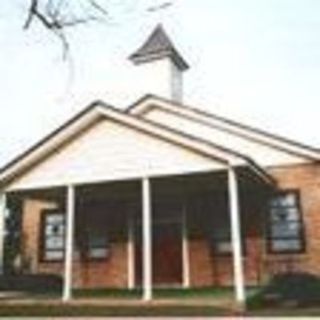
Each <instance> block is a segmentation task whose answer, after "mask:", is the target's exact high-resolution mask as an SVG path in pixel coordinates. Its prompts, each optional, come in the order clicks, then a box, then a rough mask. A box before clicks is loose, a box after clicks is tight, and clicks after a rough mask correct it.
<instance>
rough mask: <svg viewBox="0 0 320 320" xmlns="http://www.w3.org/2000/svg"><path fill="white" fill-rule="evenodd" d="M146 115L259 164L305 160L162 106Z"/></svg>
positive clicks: (293, 162) (289, 162)
mask: <svg viewBox="0 0 320 320" xmlns="http://www.w3.org/2000/svg"><path fill="white" fill-rule="evenodd" d="M144 117H145V118H147V119H150V120H153V121H154V122H157V123H161V124H164V125H166V126H168V127H172V128H183V131H184V132H186V133H189V134H192V135H194V136H196V137H200V138H205V139H206V140H208V141H211V142H213V143H217V144H220V145H221V146H224V147H225V148H229V149H231V150H234V151H238V152H239V153H242V154H245V155H247V156H249V157H251V158H252V159H253V160H255V161H256V162H257V163H258V164H259V165H262V166H272V165H283V164H295V163H301V162H303V161H305V160H304V159H303V158H302V157H298V156H296V155H293V154H290V153H288V152H286V151H282V150H279V149H277V148H275V147H271V146H268V145H265V144H263V143H259V142H256V141H252V140H250V139H248V138H244V137H241V136H240V135H237V134H233V133H229V132H226V131H224V130H220V129H216V128H213V127H209V126H207V125H203V124H201V123H198V122H196V121H192V120H189V119H187V118H184V117H182V116H177V115H175V114H172V113H170V112H167V111H165V110H163V109H160V108H157V107H155V108H152V109H150V111H149V112H147V113H145V114H144Z"/></svg>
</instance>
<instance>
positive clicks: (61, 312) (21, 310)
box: [0, 288, 320, 317]
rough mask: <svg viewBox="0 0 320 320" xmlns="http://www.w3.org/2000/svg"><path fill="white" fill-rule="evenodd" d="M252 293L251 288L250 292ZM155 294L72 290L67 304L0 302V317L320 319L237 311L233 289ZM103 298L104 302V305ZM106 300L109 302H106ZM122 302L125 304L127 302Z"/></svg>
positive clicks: (311, 312) (312, 311)
mask: <svg viewBox="0 0 320 320" xmlns="http://www.w3.org/2000/svg"><path fill="white" fill-rule="evenodd" d="M255 290H256V289H254V288H251V289H249V293H250V292H254V291H255ZM154 295H155V299H154V301H153V302H152V303H151V304H144V303H141V302H140V300H139V298H140V297H141V290H133V291H128V290H118V289H100V290H75V291H74V297H75V299H74V300H73V302H72V303H68V304H64V303H61V302H60V300H59V298H58V296H56V297H53V296H33V297H32V296H28V298H29V297H30V299H29V301H27V300H26V301H24V300H23V299H17V300H16V301H15V300H11V301H10V300H8V301H5V300H3V303H1V301H0V317H4V316H16V317H18V316H25V317H27V316H29V317H41V316H42V317H43V316H52V317H60V316H84V317H89V316H237V315H239V316H241V315H246V316H262V317H264V316H320V306H319V308H305V309H292V308H281V309H280V308H279V309H275V308H273V309H267V308H258V309H252V310H250V309H249V310H247V311H245V312H239V311H237V310H236V308H234V307H232V301H233V300H232V299H233V291H232V288H209V289H192V290H185V289H156V290H155V291H154ZM31 299H32V300H31ZM103 299H106V303H104V300H103ZM108 299H109V302H108V303H107V301H108ZM77 300H78V301H77ZM110 301H111V302H110ZM112 301H114V303H113V302H112ZM125 301H128V303H126V302H125ZM219 301H221V303H220V302H219ZM226 301H229V303H226ZM195 302H196V303H195ZM212 302H215V303H214V304H213V303H212ZM230 302H231V303H230Z"/></svg>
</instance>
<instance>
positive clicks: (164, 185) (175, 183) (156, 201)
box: [2, 167, 271, 304]
mask: <svg viewBox="0 0 320 320" xmlns="http://www.w3.org/2000/svg"><path fill="white" fill-rule="evenodd" d="M270 187H271V185H270V184H269V183H267V181H266V180H265V179H262V178H261V177H260V176H258V175H256V174H255V173H254V172H252V171H250V170H248V168H245V167H239V168H237V169H235V168H229V169H228V170H219V171H215V172H202V173H194V174H186V175H171V176H160V177H152V178H142V179H132V180H124V181H113V182H112V181H109V182H105V183H101V182H99V183H90V184H78V185H69V186H66V187H56V188H43V189H36V190H27V191H14V192H9V193H7V194H6V197H3V198H2V201H3V202H2V205H3V207H7V208H8V209H9V210H10V209H11V210H10V214H11V215H13V214H15V215H18V216H19V218H18V220H20V232H21V237H20V245H19V247H20V252H19V255H18V256H19V259H18V261H19V263H20V266H15V267H18V268H21V270H20V272H22V273H27V274H56V275H59V276H61V277H62V279H63V290H62V291H63V292H62V298H63V300H64V301H69V300H70V299H71V298H72V296H73V289H75V290H76V291H77V290H79V289H80V290H83V289H84V290H86V289H88V291H90V290H92V289H105V288H118V289H121V290H122V289H128V290H131V291H134V290H136V291H135V292H137V289H138V292H140V290H141V293H142V298H143V300H145V301H150V300H152V298H153V292H154V289H159V288H172V289H178V288H185V289H190V288H204V287H206V288H214V287H220V286H233V287H234V294H235V298H236V301H237V302H238V303H239V304H243V303H244V301H245V285H246V282H247V284H253V283H258V282H259V277H260V272H259V271H260V270H259V243H258V242H259V235H260V234H261V232H262V230H263V224H262V223H261V222H262V221H263V219H262V215H263V204H264V202H265V199H266V194H267V193H268V191H269V190H270ZM253 195H254V196H253ZM14 208H19V209H14ZM30 228H31V230H30ZM5 254H6V253H5V252H4V257H3V259H4V260H5ZM3 259H2V260H3ZM13 262H14V261H13ZM248 264H249V265H250V264H251V267H250V270H252V264H256V266H255V267H256V269H255V270H256V272H254V274H253V273H252V271H250V273H248V272H246V265H248ZM4 271H5V269H4Z"/></svg>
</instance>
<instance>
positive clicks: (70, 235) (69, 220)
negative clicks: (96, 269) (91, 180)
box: [62, 185, 75, 301]
mask: <svg viewBox="0 0 320 320" xmlns="http://www.w3.org/2000/svg"><path fill="white" fill-rule="evenodd" d="M66 208H67V212H66V240H65V262H64V263H65V264H64V267H65V269H64V283H63V297H62V299H63V301H68V300H70V299H71V296H72V260H73V241H74V217H75V190H74V186H72V185H69V186H68V187H67V199H66Z"/></svg>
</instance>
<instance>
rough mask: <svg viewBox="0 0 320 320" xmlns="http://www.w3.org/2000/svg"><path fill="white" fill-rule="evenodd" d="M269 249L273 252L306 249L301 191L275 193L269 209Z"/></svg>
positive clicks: (293, 251)
mask: <svg viewBox="0 0 320 320" xmlns="http://www.w3.org/2000/svg"><path fill="white" fill-rule="evenodd" d="M268 215H269V216H268V249H269V252H271V253H295V252H303V251H304V249H305V239H304V230H303V229H304V228H303V221H302V213H301V207H300V203H299V193H298V192H297V191H285V192H281V193H278V194H276V195H273V196H272V198H271V199H270V201H269V210H268Z"/></svg>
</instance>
